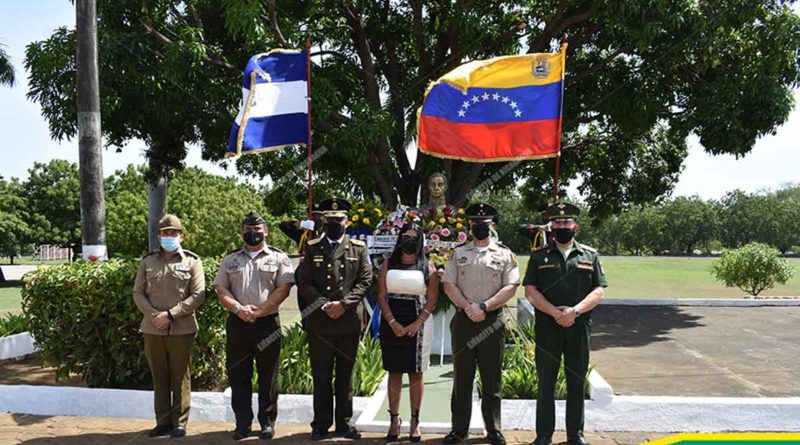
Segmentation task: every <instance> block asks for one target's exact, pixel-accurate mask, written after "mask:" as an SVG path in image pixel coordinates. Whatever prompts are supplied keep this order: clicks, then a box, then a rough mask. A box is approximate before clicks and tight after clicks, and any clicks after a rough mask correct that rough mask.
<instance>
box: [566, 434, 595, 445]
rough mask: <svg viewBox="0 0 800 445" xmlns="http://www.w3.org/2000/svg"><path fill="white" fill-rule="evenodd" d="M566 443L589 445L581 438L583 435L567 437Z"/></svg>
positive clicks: (570, 444)
mask: <svg viewBox="0 0 800 445" xmlns="http://www.w3.org/2000/svg"><path fill="white" fill-rule="evenodd" d="M567 443H568V444H569V445H590V444H589V441H588V440H586V438H585V437H583V434H577V435H575V436H570V437H567Z"/></svg>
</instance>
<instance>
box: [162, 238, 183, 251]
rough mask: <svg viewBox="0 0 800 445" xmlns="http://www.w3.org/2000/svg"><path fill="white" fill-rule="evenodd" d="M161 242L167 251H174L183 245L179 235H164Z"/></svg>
mask: <svg viewBox="0 0 800 445" xmlns="http://www.w3.org/2000/svg"><path fill="white" fill-rule="evenodd" d="M160 244H161V248H162V249H164V250H166V251H167V252H174V251H176V250H178V248H179V247H181V240H180V238H179V237H177V236H162V237H161V241H160Z"/></svg>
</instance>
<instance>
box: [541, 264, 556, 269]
mask: <svg viewBox="0 0 800 445" xmlns="http://www.w3.org/2000/svg"><path fill="white" fill-rule="evenodd" d="M555 267H556V265H555V264H540V265H539V269H553V268H555Z"/></svg>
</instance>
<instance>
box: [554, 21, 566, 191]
mask: <svg viewBox="0 0 800 445" xmlns="http://www.w3.org/2000/svg"><path fill="white" fill-rule="evenodd" d="M566 65H567V35H566V34H564V35H563V36H562V37H561V105H560V113H559V114H560V116H561V117H560V119H559V120H558V138H559V144H558V156H556V171H555V181H554V183H553V202H554V203H555V202H558V178H559V175H560V174H561V141H560V140H561V136H562V134H561V131H562V125H563V122H564V84H565V83H566V79H565V76H564V73H565V72H566Z"/></svg>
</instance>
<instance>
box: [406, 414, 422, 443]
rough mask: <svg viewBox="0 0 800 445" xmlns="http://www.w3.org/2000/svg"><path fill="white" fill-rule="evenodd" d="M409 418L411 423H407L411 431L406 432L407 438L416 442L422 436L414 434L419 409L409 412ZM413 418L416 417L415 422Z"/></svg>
mask: <svg viewBox="0 0 800 445" xmlns="http://www.w3.org/2000/svg"><path fill="white" fill-rule="evenodd" d="M411 419H412V420H411V423H410V424H409V425H410V426H411V431H409V432H408V440H410V441H411V442H413V443H417V442H419V441H420V440H422V436H414V430H415V429H417V427H418V426H419V410H416V411H414V412H413V413H411ZM414 419H416V424H414Z"/></svg>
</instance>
